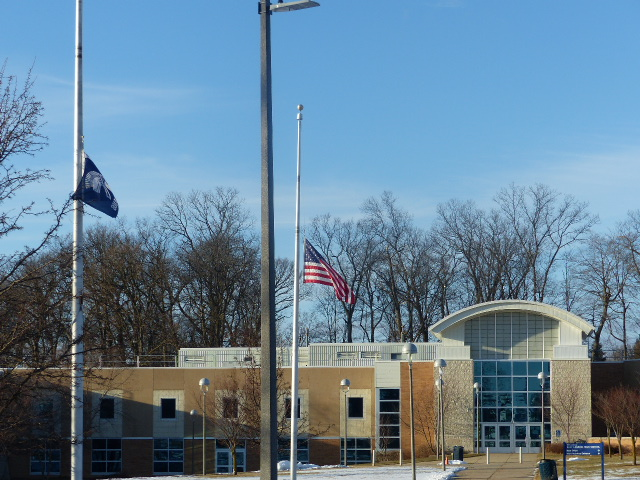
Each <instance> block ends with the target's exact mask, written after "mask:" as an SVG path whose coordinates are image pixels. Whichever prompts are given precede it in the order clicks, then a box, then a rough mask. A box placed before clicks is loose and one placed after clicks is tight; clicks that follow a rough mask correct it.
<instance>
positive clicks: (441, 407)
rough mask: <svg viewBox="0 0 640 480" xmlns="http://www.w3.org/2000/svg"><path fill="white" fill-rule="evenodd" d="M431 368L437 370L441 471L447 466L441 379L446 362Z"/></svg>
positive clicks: (442, 383)
mask: <svg viewBox="0 0 640 480" xmlns="http://www.w3.org/2000/svg"><path fill="white" fill-rule="evenodd" d="M433 366H434V367H436V368H437V369H438V380H437V381H436V385H437V387H438V390H439V396H440V439H441V448H442V470H446V469H447V465H446V462H445V461H444V401H443V400H444V380H443V379H442V374H443V373H444V367H446V366H447V362H446V361H445V360H444V359H442V358H439V359H437V360H436V361H435V362H433Z"/></svg>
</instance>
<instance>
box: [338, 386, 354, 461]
mask: <svg viewBox="0 0 640 480" xmlns="http://www.w3.org/2000/svg"><path fill="white" fill-rule="evenodd" d="M349 387H351V382H350V381H349V379H348V378H343V379H342V380H340V390H342V392H343V393H344V466H345V467H346V466H347V418H348V417H349V407H348V405H347V393H349Z"/></svg>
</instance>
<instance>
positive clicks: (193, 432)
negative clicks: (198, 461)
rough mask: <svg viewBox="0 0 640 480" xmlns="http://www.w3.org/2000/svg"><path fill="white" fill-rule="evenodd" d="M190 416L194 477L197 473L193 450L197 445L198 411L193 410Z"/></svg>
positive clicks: (192, 471)
mask: <svg viewBox="0 0 640 480" xmlns="http://www.w3.org/2000/svg"><path fill="white" fill-rule="evenodd" d="M189 415H191V474H192V475H193V474H194V473H195V471H194V470H195V467H194V466H193V463H194V457H195V455H194V454H193V450H194V447H195V443H196V415H198V411H197V410H191V412H189Z"/></svg>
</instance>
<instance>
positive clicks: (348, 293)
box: [304, 240, 356, 305]
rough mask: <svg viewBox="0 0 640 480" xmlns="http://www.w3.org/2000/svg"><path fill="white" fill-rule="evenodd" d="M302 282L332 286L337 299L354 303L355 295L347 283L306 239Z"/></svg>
mask: <svg viewBox="0 0 640 480" xmlns="http://www.w3.org/2000/svg"><path fill="white" fill-rule="evenodd" d="M304 283H319V284H321V285H328V286H330V287H333V288H334V290H335V292H336V297H337V298H338V300H340V301H342V302H345V303H348V304H350V305H354V304H355V303H356V296H355V294H354V293H353V291H352V290H351V288H349V284H348V283H347V282H346V280H345V279H344V278H343V277H342V275H340V274H339V273H338V272H337V271H336V270H335V269H334V268H333V267H332V266H331V265H329V262H327V261H326V260H325V259H324V257H323V256H322V255H320V253H319V252H318V251H317V250H316V249H315V248H314V247H313V245H311V244H310V243H309V242H308V241H307V240H305V241H304Z"/></svg>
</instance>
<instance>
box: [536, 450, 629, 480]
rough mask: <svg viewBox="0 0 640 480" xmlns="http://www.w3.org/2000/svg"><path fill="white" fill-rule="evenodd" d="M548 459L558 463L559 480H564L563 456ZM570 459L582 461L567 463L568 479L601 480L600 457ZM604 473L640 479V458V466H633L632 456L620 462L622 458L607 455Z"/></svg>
mask: <svg viewBox="0 0 640 480" xmlns="http://www.w3.org/2000/svg"><path fill="white" fill-rule="evenodd" d="M547 458H550V459H552V460H555V461H556V462H557V466H558V478H562V474H563V468H564V466H563V463H562V461H563V457H562V455H558V454H547ZM570 458H579V459H580V460H574V461H567V478H571V479H579V478H600V474H601V472H602V459H601V457H600V456H580V457H567V460H569V459H570ZM604 471H605V477H609V475H612V476H615V477H618V478H627V477H640V458H638V465H633V457H632V456H631V455H625V456H624V458H623V459H622V460H620V456H613V457H609V456H607V455H605V457H604Z"/></svg>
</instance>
